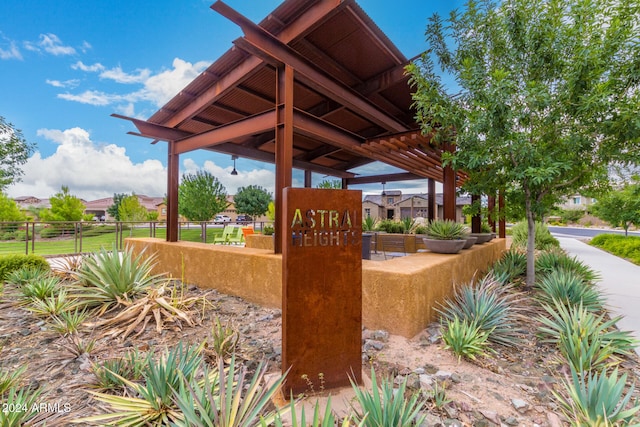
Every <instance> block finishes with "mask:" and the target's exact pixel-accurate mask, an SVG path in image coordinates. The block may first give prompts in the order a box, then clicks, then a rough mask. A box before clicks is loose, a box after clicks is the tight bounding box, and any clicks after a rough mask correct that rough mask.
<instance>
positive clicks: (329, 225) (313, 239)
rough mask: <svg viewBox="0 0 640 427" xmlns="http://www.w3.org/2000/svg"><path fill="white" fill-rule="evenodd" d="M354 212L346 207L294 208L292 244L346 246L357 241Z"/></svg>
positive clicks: (357, 234)
mask: <svg viewBox="0 0 640 427" xmlns="http://www.w3.org/2000/svg"><path fill="white" fill-rule="evenodd" d="M355 216H356V215H355V212H349V210H348V209H345V210H337V209H335V210H334V209H317V210H316V209H308V210H306V211H304V212H303V211H302V210H301V209H296V210H295V212H294V214H293V218H292V219H291V238H292V239H293V240H292V242H291V243H292V246H348V245H355V244H357V243H358V241H359V235H360V234H359V233H358V231H360V230H356V229H354V227H353V226H354V223H353V221H352V217H353V219H355Z"/></svg>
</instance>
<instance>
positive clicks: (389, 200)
mask: <svg viewBox="0 0 640 427" xmlns="http://www.w3.org/2000/svg"><path fill="white" fill-rule="evenodd" d="M387 204H388V205H391V204H393V197H387Z"/></svg>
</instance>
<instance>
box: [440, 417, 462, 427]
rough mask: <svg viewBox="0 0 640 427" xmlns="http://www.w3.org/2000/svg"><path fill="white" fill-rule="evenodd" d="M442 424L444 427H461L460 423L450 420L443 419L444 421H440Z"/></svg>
mask: <svg viewBox="0 0 640 427" xmlns="http://www.w3.org/2000/svg"><path fill="white" fill-rule="evenodd" d="M442 424H443V425H444V426H445V427H462V423H461V422H460V420H455V419H451V418H445V419H444V420H442Z"/></svg>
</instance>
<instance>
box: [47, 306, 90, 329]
mask: <svg viewBox="0 0 640 427" xmlns="http://www.w3.org/2000/svg"><path fill="white" fill-rule="evenodd" d="M88 316H89V313H88V312H87V311H86V310H81V309H80V308H77V307H76V309H75V310H73V311H71V310H67V311H63V312H61V313H60V314H58V315H54V316H53V317H52V318H51V323H52V327H53V330H54V331H56V332H58V333H59V334H61V335H67V334H75V333H77V332H78V330H79V329H80V326H81V325H82V323H83V322H84V321H85V320H87V317H88Z"/></svg>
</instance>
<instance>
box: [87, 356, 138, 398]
mask: <svg viewBox="0 0 640 427" xmlns="http://www.w3.org/2000/svg"><path fill="white" fill-rule="evenodd" d="M147 362H149V360H148V359H146V358H145V357H142V355H141V354H140V353H139V352H138V350H137V349H134V350H131V351H128V352H127V353H126V354H125V355H124V356H123V357H118V358H115V359H108V360H105V361H104V362H102V363H101V364H94V365H93V366H92V367H91V370H92V372H93V374H94V375H95V376H96V381H97V382H96V384H95V387H96V388H97V389H98V390H101V391H114V390H118V389H124V388H125V387H126V383H125V381H123V378H124V380H127V381H131V382H136V381H139V380H141V379H142V375H143V372H144V369H145V366H146V365H147Z"/></svg>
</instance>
